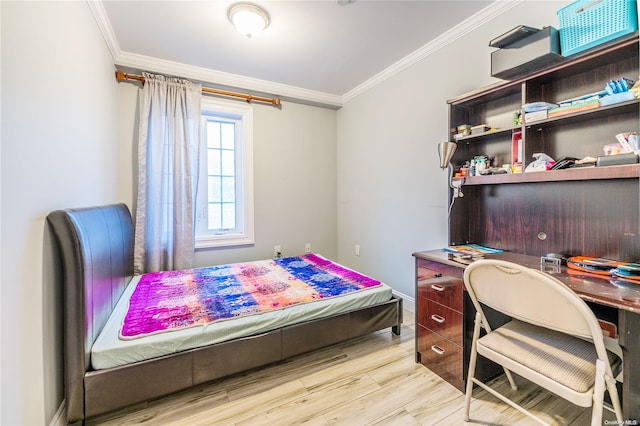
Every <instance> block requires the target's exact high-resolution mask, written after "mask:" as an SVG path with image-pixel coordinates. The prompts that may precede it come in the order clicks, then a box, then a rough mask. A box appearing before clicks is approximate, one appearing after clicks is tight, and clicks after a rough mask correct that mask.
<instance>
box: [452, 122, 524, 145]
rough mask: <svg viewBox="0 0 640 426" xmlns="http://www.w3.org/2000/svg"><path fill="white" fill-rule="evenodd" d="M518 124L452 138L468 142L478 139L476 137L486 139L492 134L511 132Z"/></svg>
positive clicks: (516, 128) (498, 134)
mask: <svg viewBox="0 0 640 426" xmlns="http://www.w3.org/2000/svg"><path fill="white" fill-rule="evenodd" d="M520 128H521V127H520V126H516V127H508V128H504V129H495V130H490V131H488V132H482V133H478V134H476V135H468V136H462V137H460V138H457V139H454V140H455V142H456V143H459V142H470V141H473V140H478V139H486V138H490V137H493V136H501V135H504V134H509V135H510V134H511V132H512V131H513V130H520Z"/></svg>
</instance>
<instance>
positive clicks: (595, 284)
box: [413, 250, 640, 313]
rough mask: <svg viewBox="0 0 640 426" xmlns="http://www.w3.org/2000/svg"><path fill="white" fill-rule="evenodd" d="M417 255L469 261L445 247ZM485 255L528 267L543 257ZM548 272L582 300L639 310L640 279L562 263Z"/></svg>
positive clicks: (450, 261)
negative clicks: (636, 279)
mask: <svg viewBox="0 0 640 426" xmlns="http://www.w3.org/2000/svg"><path fill="white" fill-rule="evenodd" d="M413 255H414V256H415V257H417V258H421V259H426V260H434V261H436V262H439V263H444V264H447V265H450V266H455V267H458V268H461V269H464V268H465V267H466V266H467V265H465V264H463V263H459V262H456V261H454V260H453V256H452V255H451V254H449V253H446V252H444V251H442V250H431V251H422V252H417V253H414V254H413ZM485 258H486V259H502V260H506V261H509V262H514V263H518V264H521V265H524V266H527V267H529V268H535V269H541V264H540V258H539V257H535V256H525V255H522V254H515V253H507V252H504V253H500V254H492V255H486V256H485ZM542 270H544V271H545V272H547V273H549V274H550V275H552V276H554V277H555V278H557V279H558V280H560V281H561V282H563V283H565V284H566V285H567V286H569V287H570V288H571V289H572V290H573V291H575V292H576V293H577V294H579V295H580V297H581V298H582V299H583V300H586V301H589V302H594V303H598V304H601V305H605V306H610V307H612V308H616V309H620V310H624V311H629V312H634V313H640V283H635V282H631V281H630V280H623V279H619V278H617V277H608V276H601V275H596V274H589V273H586V272H581V271H576V270H574V269H570V268H567V267H566V266H561V267H559V268H558V267H555V268H553V267H545V268H544V269H542Z"/></svg>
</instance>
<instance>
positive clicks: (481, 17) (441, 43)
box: [342, 0, 525, 104]
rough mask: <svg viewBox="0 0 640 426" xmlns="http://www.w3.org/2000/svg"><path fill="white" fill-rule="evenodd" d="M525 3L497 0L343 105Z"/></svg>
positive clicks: (364, 85) (354, 92) (366, 85)
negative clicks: (492, 19)
mask: <svg viewBox="0 0 640 426" xmlns="http://www.w3.org/2000/svg"><path fill="white" fill-rule="evenodd" d="M523 1H525V0H497V1H495V2H493V3H491V4H490V5H489V6H487V7H485V8H484V9H482V10H481V11H479V12H478V13H476V14H474V15H472V16H470V17H469V18H467V19H465V20H464V21H462V22H460V23H459V24H458V25H456V26H455V27H453V28H451V29H450V30H449V31H447V32H446V33H443V34H441V35H439V36H438V37H436V38H435V39H433V40H432V41H430V42H429V43H427V44H425V45H424V46H422V47H421V48H419V49H418V50H416V51H414V52H413V53H411V54H409V55H407V56H405V57H404V58H402V59H401V60H399V61H398V62H396V63H395V64H393V65H391V66H389V67H388V68H385V69H384V70H383V71H381V72H380V73H378V74H376V75H375V76H373V77H371V78H370V79H368V80H367V81H365V82H364V83H362V84H359V85H358V86H356V87H354V88H353V89H351V90H350V91H348V92H347V93H345V94H344V95H342V103H343V104H344V103H346V102H348V101H349V100H351V99H353V98H355V97H356V96H358V95H359V94H361V93H363V92H365V91H367V90H369V89H371V88H372V87H374V86H377V85H378V84H380V83H382V82H383V81H385V80H387V79H388V78H391V77H393V76H394V75H396V74H398V73H399V72H400V71H402V70H404V69H406V68H409V67H410V66H412V65H415V64H416V63H418V62H420V61H421V60H423V59H424V58H426V57H427V56H429V55H432V54H433V53H435V52H436V51H438V50H440V49H442V48H443V47H445V46H447V45H448V44H450V43H453V42H454V41H456V40H457V39H459V38H460V37H462V36H464V35H466V34H468V33H470V32H471V31H473V30H475V29H476V28H478V27H479V26H481V25H483V24H486V23H487V22H488V21H489V20H490V19H491V18H495V17H496V16H498V15H500V14H502V13H504V12H506V11H507V10H509V9H511V8H512V7H514V6H516V5H518V4H520V3H522V2H523Z"/></svg>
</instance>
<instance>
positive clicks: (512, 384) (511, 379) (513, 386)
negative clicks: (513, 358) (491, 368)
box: [502, 367, 518, 391]
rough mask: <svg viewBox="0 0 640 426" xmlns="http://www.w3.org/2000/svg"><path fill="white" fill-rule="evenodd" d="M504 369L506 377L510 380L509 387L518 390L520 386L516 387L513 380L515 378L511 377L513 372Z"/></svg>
mask: <svg viewBox="0 0 640 426" xmlns="http://www.w3.org/2000/svg"><path fill="white" fill-rule="evenodd" d="M502 369H503V370H504V374H505V376H507V380H509V385H510V386H511V389H513V390H514V391H515V390H518V385H516V382H515V380H513V376H512V375H511V371H509V370H507V369H506V368H504V367H502Z"/></svg>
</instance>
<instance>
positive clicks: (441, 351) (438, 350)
mask: <svg viewBox="0 0 640 426" xmlns="http://www.w3.org/2000/svg"><path fill="white" fill-rule="evenodd" d="M431 350H432V351H434V352H435V353H437V354H438V355H444V349H442V348H441V347H440V346H438V345H433V346H431Z"/></svg>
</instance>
